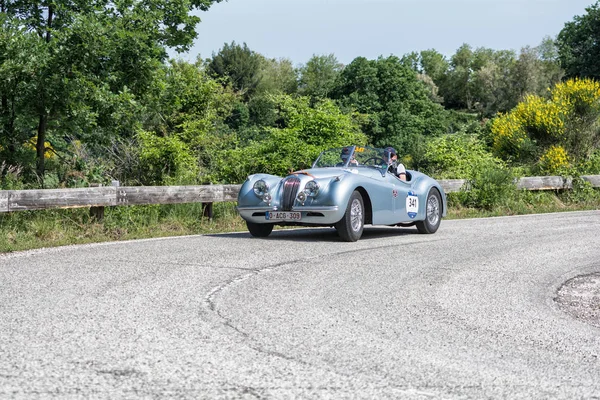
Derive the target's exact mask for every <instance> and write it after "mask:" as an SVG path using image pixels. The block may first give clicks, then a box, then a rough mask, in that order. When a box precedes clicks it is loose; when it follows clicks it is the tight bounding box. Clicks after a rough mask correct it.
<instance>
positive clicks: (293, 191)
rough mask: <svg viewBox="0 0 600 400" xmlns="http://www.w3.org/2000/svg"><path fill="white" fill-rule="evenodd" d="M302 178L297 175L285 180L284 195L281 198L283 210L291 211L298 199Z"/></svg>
mask: <svg viewBox="0 0 600 400" xmlns="http://www.w3.org/2000/svg"><path fill="white" fill-rule="evenodd" d="M299 187H300V179H298V178H296V177H291V178H287V179H286V180H285V181H284V182H283V196H282V198H281V208H282V210H283V211H290V210H291V209H292V206H293V205H294V201H295V200H296V195H297V194H298V188H299Z"/></svg>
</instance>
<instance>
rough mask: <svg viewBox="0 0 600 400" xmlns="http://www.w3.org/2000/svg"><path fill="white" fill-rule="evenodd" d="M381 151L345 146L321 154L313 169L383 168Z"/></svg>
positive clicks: (365, 147) (364, 147)
mask: <svg viewBox="0 0 600 400" xmlns="http://www.w3.org/2000/svg"><path fill="white" fill-rule="evenodd" d="M382 155H383V149H377V148H374V147H367V146H346V147H339V148H335V149H329V150H325V151H324V152H322V153H321V154H320V155H319V157H318V158H317V160H316V161H315V162H314V164H313V168H325V167H338V168H339V167H342V168H353V167H369V166H370V167H379V168H381V167H384V166H386V163H385V162H384V161H383V158H382Z"/></svg>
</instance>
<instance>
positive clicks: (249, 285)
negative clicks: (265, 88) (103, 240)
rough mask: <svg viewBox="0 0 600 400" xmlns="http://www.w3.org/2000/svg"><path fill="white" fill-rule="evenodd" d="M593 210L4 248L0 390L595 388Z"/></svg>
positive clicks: (212, 393)
mask: <svg viewBox="0 0 600 400" xmlns="http://www.w3.org/2000/svg"><path fill="white" fill-rule="evenodd" d="M599 271H600V211H594V212H578V213H561V214H548V215H534V216H522V217H508V218H490V219H478V220H460V221H443V222H442V225H441V228H440V230H439V231H438V232H437V233H436V234H434V235H420V234H418V233H417V232H416V229H410V228H367V229H366V230H365V233H364V236H363V238H362V239H361V240H360V241H358V242H356V243H344V242H341V241H340V240H339V239H338V237H337V235H336V234H335V231H334V230H333V229H300V230H288V231H275V232H274V233H273V234H272V235H271V236H270V237H269V238H267V239H255V238H251V237H250V236H249V234H247V233H235V234H234V233H232V234H224V235H206V236H194V237H185V238H171V239H157V240H146V241H133V242H121V243H110V244H98V245H89V246H74V247H66V248H59V249H49V250H39V251H32V252H25V253H15V254H12V255H8V256H6V255H5V256H0V398H2V399H7V398H8V399H12V398H16V399H35V398H61V399H62V398H68V399H71V398H72V399H78V398H86V399H87V398H93V399H102V398H107V399H108V398H111V399H115V398H131V399H136V398H148V399H154V398H155V399H163V398H189V399H204V398H206V399H222V398H232V399H238V398H239V399H254V398H273V399H281V398H315V399H317V398H318V399H322V398H331V399H340V398H364V399H372V398H378V399H382V398H394V399H398V398H402V399H430V398H435V399H437V398H443V399H484V398H494V399H496V398H510V399H518V398H524V399H532V398H535V399H541V398H552V399H556V398H558V399H580V398H585V399H594V398H596V399H598V398H600V360H599V357H600V328H598V327H595V326H593V325H591V324H588V323H585V322H582V321H580V320H578V319H576V318H574V317H572V316H571V315H569V314H568V313H566V312H564V311H563V310H562V309H561V308H560V307H559V306H558V304H557V302H556V301H555V298H556V297H557V292H558V291H559V289H560V288H561V286H562V285H563V283H565V282H567V281H568V280H570V279H572V278H575V277H577V276H580V275H585V274H593V273H597V272H599Z"/></svg>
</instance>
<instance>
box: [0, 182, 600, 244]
mask: <svg viewBox="0 0 600 400" xmlns="http://www.w3.org/2000/svg"><path fill="white" fill-rule="evenodd" d="M448 198H449V207H448V216H447V219H463V218H481V217H493V216H505V215H522V214H535V213H550V212H561V211H580V210H598V209H600V192H599V191H598V190H592V191H587V192H586V191H584V192H581V191H580V192H573V191H571V192H564V193H555V192H520V193H519V195H518V196H515V198H514V199H511V200H510V201H507V202H506V203H505V204H501V205H497V206H495V207H494V208H492V209H479V208H475V207H466V206H464V205H462V203H461V202H460V201H459V199H458V197H457V196H454V195H453V194H450V195H449V196H448ZM239 231H246V225H245V223H244V221H243V220H242V219H241V218H240V217H239V215H238V214H237V212H236V210H235V205H234V203H215V204H214V218H213V219H212V220H210V219H208V218H206V217H203V216H202V206H201V204H178V205H151V206H129V207H107V208H106V211H105V216H104V220H103V221H102V222H98V221H96V220H95V219H93V218H92V217H90V215H89V210H88V209H66V210H42V211H23V212H15V213H10V214H4V213H2V214H0V253H6V252H13V251H20V250H29V249H36V248H42V247H56V246H64V245H71V244H84V243H97V242H105V241H118V240H130V239H143V238H155V237H165V236H182V235H193V234H206V233H219V232H239Z"/></svg>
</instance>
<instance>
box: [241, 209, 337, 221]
mask: <svg viewBox="0 0 600 400" xmlns="http://www.w3.org/2000/svg"><path fill="white" fill-rule="evenodd" d="M237 210H238V212H239V213H240V216H241V217H242V218H243V219H244V220H245V221H249V222H254V223H256V224H268V223H272V222H270V221H269V220H267V219H266V217H265V215H266V213H267V211H282V210H280V209H279V207H264V206H262V207H260V206H250V207H237ZM287 211H296V212H300V213H301V214H302V218H301V219H300V220H299V221H297V220H294V221H277V222H275V224H277V225H325V226H330V225H333V224H335V223H337V222H338V221H339V220H340V219H342V217H343V216H344V211H345V210H340V208H339V207H338V206H316V207H311V206H297V207H292V209H291V210H287Z"/></svg>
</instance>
